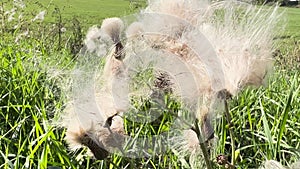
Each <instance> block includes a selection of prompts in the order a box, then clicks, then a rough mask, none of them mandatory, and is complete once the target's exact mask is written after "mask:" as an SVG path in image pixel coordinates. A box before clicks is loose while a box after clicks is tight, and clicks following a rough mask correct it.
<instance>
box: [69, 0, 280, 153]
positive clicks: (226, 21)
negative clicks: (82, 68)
mask: <svg viewBox="0 0 300 169" xmlns="http://www.w3.org/2000/svg"><path fill="white" fill-rule="evenodd" d="M277 20H278V15H277V13H276V8H275V9H266V8H264V7H261V8H256V7H254V6H252V5H248V4H243V3H241V2H239V3H238V2H232V1H228V2H216V3H212V4H211V3H209V2H207V1H205V0H202V1H198V0H150V1H149V5H148V7H147V8H146V9H145V10H143V11H141V13H140V14H139V16H138V17H137V20H136V21H134V22H132V21H130V22H132V23H131V24H128V25H127V26H126V27H127V28H126V30H125V31H124V27H125V26H124V23H123V21H122V20H121V19H120V18H109V19H106V20H104V21H103V23H102V26H101V28H98V27H92V28H90V30H89V31H88V33H87V36H86V39H85V46H86V48H87V50H86V51H87V53H94V54H96V55H97V56H105V60H106V62H105V66H104V69H103V71H101V72H100V75H99V74H98V75H97V77H99V78H98V80H95V81H93V82H94V83H93V85H92V86H93V87H95V86H94V85H95V84H97V85H99V86H97V85H96V87H95V88H96V89H93V87H92V89H90V88H88V89H86V88H85V85H86V84H85V85H83V86H78V88H80V90H81V91H82V92H81V93H77V94H76V95H75V97H80V98H75V100H76V99H79V100H81V101H79V102H76V101H75V104H76V105H75V107H77V109H78V107H79V111H78V110H77V112H76V111H74V110H68V111H67V114H69V116H68V117H69V119H71V120H69V121H68V120H64V124H65V125H64V126H65V127H66V128H67V129H68V131H67V140H68V141H69V142H70V143H73V144H74V143H79V144H80V137H81V136H82V135H83V134H84V133H87V132H88V133H95V135H96V136H93V134H92V136H91V137H92V138H94V139H96V140H95V141H96V142H98V143H99V145H103V144H105V143H103V142H109V141H107V138H111V137H110V136H112V135H114V134H115V133H123V131H122V127H123V123H121V122H120V121H121V120H120V119H119V118H118V120H115V121H116V123H115V122H114V120H113V124H112V126H113V128H114V130H113V131H112V133H111V134H105V135H99V134H97V133H99V132H100V131H103V129H105V130H106V129H107V126H105V125H106V124H105V121H106V120H107V119H108V118H109V117H112V116H113V115H115V114H118V113H119V112H124V111H126V110H127V109H128V107H129V106H130V105H129V103H130V102H129V101H128V100H129V96H130V95H132V94H133V93H130V90H129V89H128V88H127V87H128V79H130V78H129V76H130V71H129V70H131V69H133V68H132V67H138V66H139V65H140V66H145V65H147V64H148V65H149V64H150V63H152V64H154V65H155V66H154V68H158V69H163V70H164V71H166V72H167V73H169V75H170V76H171V77H172V78H173V83H174V86H177V87H174V88H175V89H176V90H175V91H174V95H178V96H180V97H179V98H180V99H182V100H181V101H182V102H183V105H185V106H188V107H190V110H193V112H195V114H194V116H195V117H197V118H198V119H200V121H201V120H202V121H203V118H206V117H208V116H209V117H211V116H213V115H211V113H212V112H214V111H216V109H217V108H216V107H218V104H217V103H218V102H216V98H217V96H216V94H217V93H218V92H219V91H220V90H223V89H226V90H227V91H229V92H230V93H231V94H232V95H235V94H237V93H238V92H239V91H240V90H241V89H243V88H244V87H246V86H249V85H253V86H260V85H262V84H263V82H264V80H265V77H266V75H267V74H268V73H269V72H270V71H271V70H272V69H271V68H272V56H271V53H272V43H271V40H272V37H273V29H274V26H275V25H276V22H277ZM126 23H127V22H126ZM123 31H124V33H125V34H126V43H124V42H123V41H122V43H124V44H125V45H124V48H123V45H121V36H122V34H123ZM118 45H119V46H118ZM117 47H119V50H122V52H123V53H125V59H118V58H115V57H114V51H116V50H117ZM109 51H110V52H109ZM160 56H164V57H160ZM96 59H97V58H96ZM98 73H99V72H98ZM99 79H100V80H99ZM86 80H87V81H86ZM86 80H82V82H85V83H88V81H89V80H88V79H86ZM80 84H81V83H80ZM115 86H118V87H117V88H115ZM91 97H92V98H94V100H89V99H90V98H91ZM84 99H86V100H84ZM82 100H83V101H82ZM89 101H90V102H93V103H90V102H89ZM216 105H217V106H216ZM95 107H96V108H98V109H99V110H100V111H99V110H96V108H95ZM96 112H97V113H98V114H97V113H96ZM208 114H209V115H208ZM76 117H77V118H76ZM75 118H76V120H73V119H75ZM66 119H68V118H66ZM74 126H75V127H74ZM87 126H88V127H87ZM116 126H118V127H116ZM120 126H121V127H120ZM208 130H210V129H208ZM185 135H188V136H190V137H189V140H188V141H187V142H181V143H179V144H186V145H187V146H186V147H187V149H193V148H194V147H195V145H198V143H199V142H198V139H197V138H196V135H195V133H193V131H192V130H187V133H185ZM106 136H107V137H106ZM104 137H105V138H104ZM205 139H206V138H205ZM103 140H106V141H103ZM111 141H113V140H111ZM74 145H75V144H74ZM106 145H108V144H106ZM108 149H109V147H108Z"/></svg>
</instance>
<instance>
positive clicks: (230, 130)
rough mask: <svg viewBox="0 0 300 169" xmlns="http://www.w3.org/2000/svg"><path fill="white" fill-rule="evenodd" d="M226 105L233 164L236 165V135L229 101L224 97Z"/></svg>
mask: <svg viewBox="0 0 300 169" xmlns="http://www.w3.org/2000/svg"><path fill="white" fill-rule="evenodd" d="M224 106H225V117H226V120H227V123H228V130H229V135H230V140H231V164H232V166H233V167H234V166H235V142H234V139H235V136H234V133H233V131H232V126H231V118H230V113H229V108H228V103H227V100H226V99H224Z"/></svg>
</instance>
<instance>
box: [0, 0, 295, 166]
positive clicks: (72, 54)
mask: <svg viewBox="0 0 300 169" xmlns="http://www.w3.org/2000/svg"><path fill="white" fill-rule="evenodd" d="M25 4H26V7H25V8H22V7H20V6H18V5H16V4H14V3H13V1H11V0H2V1H1V2H0V7H1V8H0V9H1V10H0V11H1V13H0V16H1V18H0V19H1V27H0V28H1V29H0V31H1V32H0V33H1V34H0V36H1V37H0V38H1V40H0V168H4V169H8V168H15V169H22V168H34V169H35V168H42V169H44V168H49V169H50V168H52V169H54V168H64V169H65V168H80V169H81V168H82V169H83V168H86V169H89V168H95V169H96V168H103V169H106V168H132V169H136V168H141V169H143V168H163V169H165V168H176V169H177V168H191V165H190V164H189V162H191V161H190V159H189V158H188V157H187V158H183V159H182V158H180V159H179V158H178V156H177V155H176V154H174V152H172V151H168V152H166V153H165V154H159V155H157V156H153V157H149V158H140V159H130V158H126V157H122V156H118V155H110V156H109V158H108V159H106V160H95V159H93V158H92V157H90V156H89V155H87V154H86V152H87V149H85V148H82V149H79V150H77V151H75V152H72V151H69V150H68V148H67V147H68V146H67V144H66V142H65V141H64V136H65V129H62V128H56V127H54V124H53V122H54V121H55V119H57V118H58V114H60V113H61V112H62V110H63V108H64V107H65V104H66V103H65V100H66V98H65V97H66V95H65V94H66V93H65V90H64V87H65V86H68V85H69V81H68V78H70V73H71V71H72V68H73V67H74V65H75V63H76V61H77V54H78V52H79V51H80V49H81V47H82V42H83V39H84V37H85V33H86V32H87V30H88V28H89V27H91V26H92V25H100V24H101V22H102V20H103V19H104V18H107V17H115V16H124V15H129V14H132V13H134V12H136V11H138V10H139V9H140V8H142V7H143V6H145V4H146V3H145V2H144V1H137V0H136V1H129V0H127V1H126V0H87V1H83V0H53V1H50V0H41V1H33V0H27V1H25ZM12 8H16V10H15V12H14V13H15V14H14V19H13V20H10V15H11V14H12V13H13V12H12V11H11V9H12ZM44 10H45V11H46V15H45V19H44V20H43V21H40V20H36V21H33V20H32V19H33V18H34V17H35V16H36V15H37V14H38V13H39V12H41V11H44ZM279 10H280V11H281V12H284V14H283V15H282V18H283V20H282V21H281V22H280V23H279V27H282V28H285V30H284V31H282V32H278V35H277V36H276V37H275V38H274V48H275V50H274V60H275V65H274V73H273V75H272V76H271V78H270V80H269V84H268V85H267V86H266V87H261V88H259V89H251V88H249V89H245V90H244V91H243V92H242V93H240V94H239V95H238V96H236V97H234V98H232V100H230V101H229V106H230V114H231V117H232V121H231V122H232V125H233V127H232V129H233V132H234V135H235V138H234V143H235V152H234V153H232V152H231V151H232V149H231V138H230V136H229V129H228V124H227V123H226V121H225V117H221V118H219V119H217V124H216V125H215V131H216V133H215V134H216V137H217V138H218V139H217V140H216V142H215V147H214V148H213V149H211V150H210V160H211V161H213V163H214V168H222V166H218V165H217V164H216V160H215V158H216V156H217V155H219V154H224V155H228V156H229V158H231V157H230V156H231V154H234V155H235V157H234V158H235V160H236V166H237V168H240V169H248V168H249V169H250V168H259V167H260V166H261V165H262V164H263V162H264V161H266V160H271V159H273V160H276V161H279V162H280V163H281V164H283V165H285V166H290V165H291V164H293V163H294V162H296V161H298V160H299V159H300V91H299V90H300V75H299V70H300V8H280V9H279ZM20 15H22V17H20ZM62 28H63V29H62ZM170 109H171V110H173V109H176V105H173V107H172V106H171V108H170ZM171 110H170V111H171ZM165 116H166V118H164V119H172V118H171V117H169V116H171V114H168V113H167V114H166V115H165ZM53 119H54V120H53ZM130 125H136V126H135V127H136V128H137V130H139V129H141V131H142V132H141V133H143V134H144V135H149V136H151V133H152V132H153V128H154V129H155V128H161V127H165V128H167V127H168V123H167V121H163V122H162V123H161V124H158V126H154V127H153V126H151V125H149V124H147V125H137V124H132V123H130V122H127V121H125V126H130ZM156 125H157V124H156ZM127 128H130V127H127ZM131 133H135V132H134V129H132V131H131ZM137 135H138V134H137ZM197 160H198V161H197V162H199V163H203V159H202V158H201V157H200V158H198V159H197Z"/></svg>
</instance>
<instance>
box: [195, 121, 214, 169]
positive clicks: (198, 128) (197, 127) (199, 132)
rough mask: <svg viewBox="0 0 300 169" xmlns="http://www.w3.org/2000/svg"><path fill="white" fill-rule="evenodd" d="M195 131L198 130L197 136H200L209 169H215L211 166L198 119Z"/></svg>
mask: <svg viewBox="0 0 300 169" xmlns="http://www.w3.org/2000/svg"><path fill="white" fill-rule="evenodd" d="M195 130H196V133H197V136H198V140H199V144H200V148H201V150H202V153H203V156H204V160H205V163H206V166H207V169H213V168H212V165H211V162H210V160H209V155H208V151H207V148H206V147H207V145H206V143H205V141H204V139H203V138H202V132H201V130H200V127H199V120H198V119H196V121H195Z"/></svg>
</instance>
